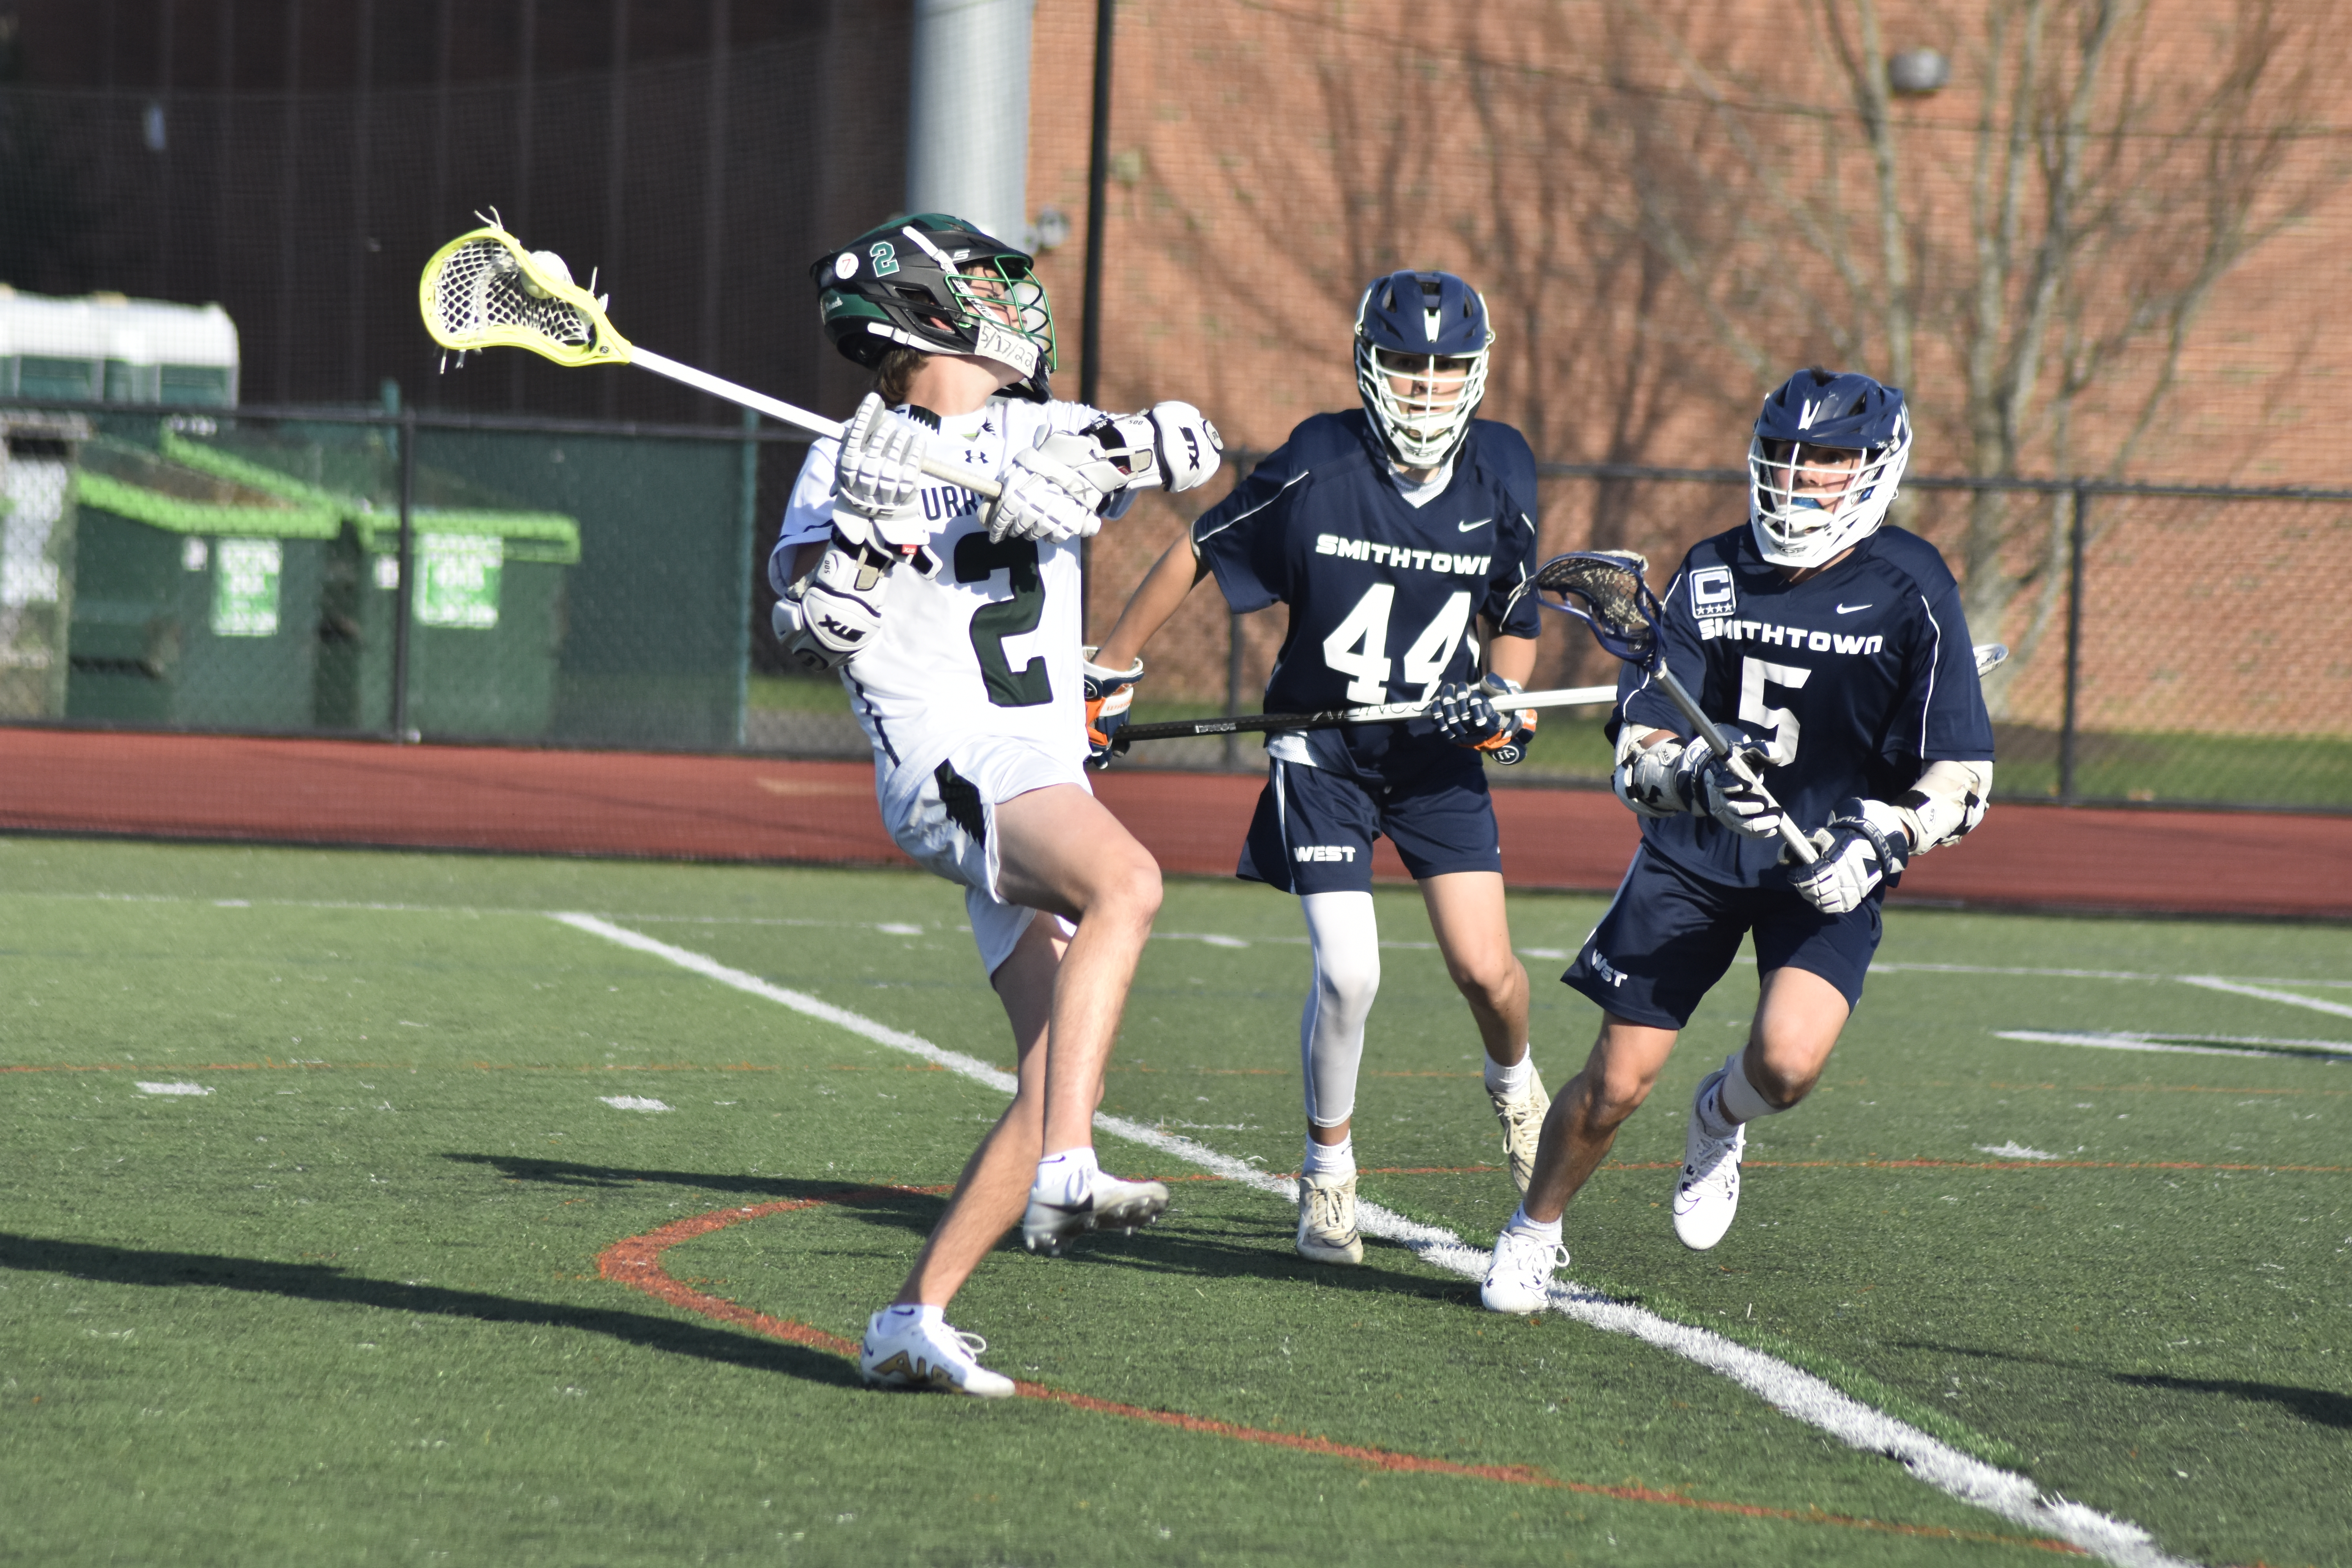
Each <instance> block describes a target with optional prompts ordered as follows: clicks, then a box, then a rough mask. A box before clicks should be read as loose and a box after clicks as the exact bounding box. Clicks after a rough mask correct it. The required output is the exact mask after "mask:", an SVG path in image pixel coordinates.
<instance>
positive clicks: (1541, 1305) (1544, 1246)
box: [1478, 1226, 1568, 1317]
mask: <svg viewBox="0 0 2352 1568" xmlns="http://www.w3.org/2000/svg"><path fill="white" fill-rule="evenodd" d="M1567 1262H1568V1248H1567V1247H1562V1246H1561V1245H1560V1244H1559V1243H1558V1242H1556V1241H1546V1240H1545V1239H1544V1238H1543V1237H1540V1236H1536V1235H1532V1234H1530V1233H1529V1232H1528V1231H1524V1230H1513V1229H1512V1228H1511V1227H1510V1226H1504V1227H1503V1234H1502V1235H1500V1236H1498V1237H1496V1238H1495V1257H1494V1260H1493V1261H1492V1262H1490V1263H1488V1264H1487V1265H1486V1283H1485V1284H1483V1285H1481V1286H1479V1287H1478V1300H1481V1301H1483V1302H1485V1303H1486V1310H1488V1311H1490V1312H1513V1313H1517V1315H1519V1316H1521V1317H1525V1316H1526V1315H1527V1314H1528V1313H1529V1312H1540V1311H1542V1310H1544V1309H1545V1308H1546V1307H1547V1306H1549V1305H1550V1304H1551V1271H1552V1270H1553V1269H1555V1268H1562V1267H1564V1266H1565V1265H1566V1264H1567Z"/></svg>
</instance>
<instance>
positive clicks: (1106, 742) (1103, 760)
mask: <svg viewBox="0 0 2352 1568" xmlns="http://www.w3.org/2000/svg"><path fill="white" fill-rule="evenodd" d="M1083 651H1084V653H1085V654H1086V660H1085V662H1084V663H1083V664H1082V665H1081V666H1080V667H1079V668H1081V670H1083V671H1084V673H1085V675H1086V681H1087V766H1088V767H1090V768H1097V769H1100V768H1107V767H1108V766H1110V760H1111V758H1113V757H1115V756H1117V755H1118V754H1119V753H1120V752H1124V751H1126V750H1127V742H1126V741H1125V740H1124V739H1123V738H1121V736H1120V735H1119V731H1121V730H1124V729H1126V728H1127V710H1128V708H1129V705H1130V704H1132V703H1133V702H1134V701H1135V686H1136V682H1138V681H1139V680H1141V679H1143V660H1141V659H1137V660H1136V661H1135V664H1134V667H1133V668H1129V669H1105V668H1103V667H1102V666H1101V665H1098V664H1097V663H1096V662H1095V661H1094V652H1095V650H1094V649H1092V648H1087V649H1084V650H1083Z"/></svg>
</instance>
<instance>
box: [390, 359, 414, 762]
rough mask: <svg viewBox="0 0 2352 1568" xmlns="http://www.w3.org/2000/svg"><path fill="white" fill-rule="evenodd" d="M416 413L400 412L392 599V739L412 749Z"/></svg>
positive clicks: (409, 409)
mask: <svg viewBox="0 0 2352 1568" xmlns="http://www.w3.org/2000/svg"><path fill="white" fill-rule="evenodd" d="M415 500H416V410H415V409H414V408H410V407H408V406H406V405H402V408H401V411H400V578H399V583H398V584H397V586H395V587H394V590H393V595H392V738H393V739H394V741H395V742H399V743H400V744H402V745H409V744H412V743H414V742H416V741H417V740H419V739H420V738H421V737H420V736H419V735H418V734H417V732H416V731H415V730H414V729H412V728H410V727H409V722H408V652H409V644H410V637H409V614H410V605H411V604H412V603H413V602H414V600H415V593H416V590H415V582H416V534H415V521H414V519H413V517H412V516H411V512H412V510H413V509H414V507H415Z"/></svg>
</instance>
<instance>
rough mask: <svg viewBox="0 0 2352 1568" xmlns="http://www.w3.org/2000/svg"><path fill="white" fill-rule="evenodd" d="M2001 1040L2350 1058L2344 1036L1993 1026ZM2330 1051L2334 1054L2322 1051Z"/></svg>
mask: <svg viewBox="0 0 2352 1568" xmlns="http://www.w3.org/2000/svg"><path fill="white" fill-rule="evenodd" d="M1993 1037H1995V1038H1996V1039H2002V1040H2033V1041H2037V1042H2039V1043H2041V1044H2043V1045H2052V1046H2088V1047H2091V1048H2092V1049H2094V1050H2101V1051H2157V1052H2162V1053H2167V1054H2172V1055H2179V1056H2189V1057H2267V1058H2271V1059H2272V1060H2273V1061H2286V1062H2352V1042H2347V1041H2344V1040H2271V1039H2262V1038H2244V1039H2231V1040H2227V1041H2223V1042H2221V1043H2218V1044H2205V1045H2194V1046H2191V1045H2183V1044H2180V1043H2179V1042H2178V1041H2176V1040H2173V1039H2171V1038H2169V1037H2166V1036H2162V1035H2155V1036H2150V1035H2127V1034H2121V1033H2117V1034H2065V1033H2061V1032H2057V1031H2053V1030H2048V1029H1995V1030H1994V1031H1993ZM2265 1046H2308V1047H2316V1048H2315V1049H2310V1050H2294V1051H2272V1050H2264V1049H2263V1048H2262V1047H2265ZM2326 1051H2333V1052H2335V1053H2336V1054H2334V1055H2322V1054H2321V1053H2322V1052H2326Z"/></svg>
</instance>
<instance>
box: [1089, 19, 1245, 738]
mask: <svg viewBox="0 0 2352 1568" xmlns="http://www.w3.org/2000/svg"><path fill="white" fill-rule="evenodd" d="M1117 18H1118V0H1095V108H1094V127H1093V134H1092V136H1091V137H1090V139H1089V141H1088V143H1087V271H1086V283H1085V286H1084V289H1083V291H1082V292H1081V294H1080V295H1079V301H1078V401H1079V402H1080V403H1083V404H1086V405H1088V406H1090V407H1099V406H1101V405H1100V404H1098V403H1097V401H1096V399H1097V398H1098V397H1099V396H1101V395H1102V266H1103V230H1104V228H1105V227H1106V226H1107V225H1106V224H1105V222H1104V218H1105V214H1104V212H1103V190H1104V187H1105V185H1106V184H1108V182H1109V178H1110V42H1111V24H1112V23H1113V22H1114V21H1115V20H1116V19H1117ZM1092 543H1093V542H1092V541H1091V540H1085V539H1082V540H1080V541H1078V625H1079V628H1080V630H1081V631H1083V630H1084V629H1085V626H1086V618H1087V588H1088V587H1090V586H1091V585H1092V584H1093V581H1094V574H1093V572H1092V570H1091V568H1092V566H1093V565H1094V559H1093V557H1094V552H1093V550H1092V549H1091V548H1089V547H1090V546H1091V544H1092ZM1233 749H1234V742H1233V737H1232V736H1230V735H1228V736H1227V737H1225V761H1226V763H1228V765H1230V764H1231V763H1232V761H1233Z"/></svg>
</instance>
